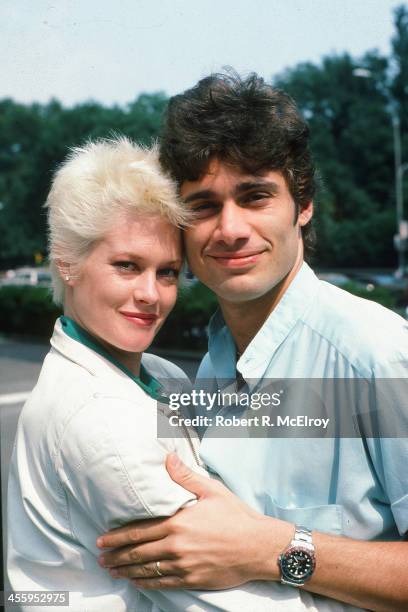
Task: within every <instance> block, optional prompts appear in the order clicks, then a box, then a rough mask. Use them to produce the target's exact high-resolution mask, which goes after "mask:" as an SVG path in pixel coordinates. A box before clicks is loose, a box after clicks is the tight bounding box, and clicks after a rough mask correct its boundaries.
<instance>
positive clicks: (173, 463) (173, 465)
mask: <svg viewBox="0 0 408 612" xmlns="http://www.w3.org/2000/svg"><path fill="white" fill-rule="evenodd" d="M166 468H167V471H168V473H169V475H170V478H171V479H172V480H174V482H177V483H178V484H179V485H181V486H182V487H183V488H184V489H187V491H190V492H191V493H195V494H196V495H197V497H204V496H205V495H206V494H208V493H209V492H211V491H213V489H214V487H213V482H212V481H211V479H210V478H207V477H206V476H201V475H200V474H197V472H193V470H190V468H188V467H187V466H186V465H185V463H183V462H182V461H181V459H179V457H178V456H177V455H176V453H170V454H169V455H167V459H166Z"/></svg>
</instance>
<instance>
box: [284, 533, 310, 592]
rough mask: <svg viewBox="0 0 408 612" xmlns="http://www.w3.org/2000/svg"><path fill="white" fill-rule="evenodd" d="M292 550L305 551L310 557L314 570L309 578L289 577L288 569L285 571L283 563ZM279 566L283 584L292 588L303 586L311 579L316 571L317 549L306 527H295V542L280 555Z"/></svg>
mask: <svg viewBox="0 0 408 612" xmlns="http://www.w3.org/2000/svg"><path fill="white" fill-rule="evenodd" d="M291 549H295V550H296V549H297V550H299V549H300V550H302V549H303V550H304V551H307V554H308V555H309V556H310V559H311V563H312V568H311V571H310V574H309V576H305V577H304V579H303V580H302V579H298V578H297V577H296V576H293V575H292V576H291V575H290V574H289V575H288V568H287V567H286V568H285V569H284V566H283V563H284V559H285V556H286V555H288V554H290V553H291ZM278 565H279V567H280V570H281V583H282V584H286V585H290V586H295V587H299V586H303V585H304V584H305V582H306V581H307V580H309V579H310V577H311V575H312V574H313V571H314V569H315V547H314V545H313V539H312V532H311V530H310V529H307V528H306V527H302V526H300V525H295V534H294V537H293V540H292V541H291V542H290V544H289V546H288V547H287V548H286V549H285V550H284V551H283V552H282V553H281V554H280V555H279V560H278Z"/></svg>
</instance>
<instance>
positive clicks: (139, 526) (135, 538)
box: [96, 517, 169, 548]
mask: <svg viewBox="0 0 408 612" xmlns="http://www.w3.org/2000/svg"><path fill="white" fill-rule="evenodd" d="M168 521H169V517H166V518H161V519H148V520H145V521H135V522H133V523H129V524H128V525H125V526H124V527H119V528H118V529H113V530H112V531H108V532H107V533H105V534H103V535H101V536H100V537H99V538H98V539H97V540H96V545H97V546H98V548H119V547H121V546H126V545H127V544H140V543H141V542H151V541H153V540H160V539H161V538H165V537H166V535H168V533H169V529H168V525H167V524H168Z"/></svg>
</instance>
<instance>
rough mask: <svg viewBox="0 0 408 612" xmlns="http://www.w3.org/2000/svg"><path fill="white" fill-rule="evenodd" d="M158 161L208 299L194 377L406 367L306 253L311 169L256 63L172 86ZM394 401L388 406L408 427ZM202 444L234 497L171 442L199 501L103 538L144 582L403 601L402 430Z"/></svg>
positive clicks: (405, 483)
mask: <svg viewBox="0 0 408 612" xmlns="http://www.w3.org/2000/svg"><path fill="white" fill-rule="evenodd" d="M161 160H162V163H163V166H164V168H165V169H167V170H168V171H169V172H170V173H171V174H172V176H173V177H174V178H175V179H176V180H177V182H178V184H179V186H180V194H181V197H182V198H183V199H184V201H185V203H186V205H187V206H189V208H191V210H192V211H193V212H194V219H193V222H192V224H191V226H190V227H189V228H188V229H187V230H186V232H185V242H186V248H187V254H188V259H189V264H190V266H191V269H192V270H193V272H194V274H196V276H198V278H200V280H201V281H202V282H204V283H205V284H206V285H207V286H209V287H210V288H211V289H212V290H213V291H214V292H215V293H216V294H217V296H218V299H219V303H220V312H218V313H216V315H215V316H214V317H213V319H212V321H211V324H210V332H209V352H208V354H207V355H206V357H205V358H204V360H203V363H202V364H201V367H200V370H199V377H201V378H207V379H208V378H214V379H219V380H220V379H229V378H232V377H234V376H235V374H236V372H238V374H239V376H240V378H241V377H242V379H243V380H244V381H246V382H249V381H250V380H253V379H257V380H266V379H276V378H280V379H341V380H347V381H348V380H350V379H352V380H382V379H387V380H389V379H393V378H397V379H402V380H405V381H406V379H407V363H408V334H407V328H406V324H405V322H404V321H403V319H401V318H400V317H398V316H397V315H394V314H393V313H391V312H390V311H387V310H385V309H383V308H381V307H380V306H378V305H376V304H373V303H369V302H367V301H364V300H360V299H358V298H355V297H353V296H351V295H350V294H348V293H346V292H344V291H341V290H339V289H337V288H335V287H332V286H330V285H327V284H326V283H322V282H320V281H319V280H318V279H317V278H316V276H315V275H314V274H313V272H312V271H311V269H310V268H309V267H308V266H307V264H305V263H304V251H305V250H307V249H308V248H309V246H310V242H311V238H312V237H313V233H312V229H311V218H312V213H313V204H312V198H313V194H314V172H313V165H312V161H311V157H310V153H309V149H308V129H307V126H306V124H305V123H304V121H303V119H302V118H301V117H300V115H299V113H298V111H297V109H296V107H295V105H294V103H293V102H292V100H291V99H290V98H289V97H288V96H287V95H285V94H284V93H283V92H280V91H277V90H274V89H273V88H272V87H270V86H268V85H266V84H265V83H264V82H263V80H262V79H260V78H258V77H257V76H256V75H251V76H249V77H248V78H246V79H244V80H242V79H240V78H238V77H236V76H230V75H214V76H210V77H208V78H206V79H203V80H202V81H200V82H199V83H198V84H197V86H196V87H194V88H193V89H191V90H189V91H187V92H185V93H184V94H182V95H179V96H175V97H174V98H173V99H172V100H171V101H170V104H169V108H168V112H167V117H166V123H165V127H164V132H163V139H162V143H161ZM391 387H392V386H391ZM399 402H400V398H399V397H397V396H396V399H395V401H393V400H392V399H390V406H392V409H393V410H394V409H395V411H396V412H398V410H400V416H399V419H400V420H399V421H398V424H399V427H400V429H401V428H404V429H403V436H407V435H408V432H407V416H406V413H405V415H404V413H403V405H402V404H400V403H399ZM371 408H372V406H371ZM371 408H370V409H371ZM342 409H343V410H344V408H343V407H342ZM374 409H375V408H374ZM201 455H202V458H203V459H204V461H205V463H206V464H207V466H208V467H209V468H210V470H211V471H213V472H215V473H216V474H218V475H219V476H220V477H221V478H222V480H223V481H224V482H225V483H226V485H227V486H228V487H229V489H230V490H231V491H233V492H234V493H235V494H237V495H238V496H239V497H240V498H241V500H244V501H245V502H246V503H247V504H248V506H246V505H245V504H243V503H242V502H240V501H239V500H238V499H237V498H236V497H235V495H233V494H232V493H231V492H230V491H228V490H227V489H226V488H225V487H223V486H222V485H221V484H220V483H219V482H216V481H210V482H207V481H205V480H204V479H202V478H200V477H199V476H196V475H194V474H193V473H191V472H190V471H189V470H187V469H186V468H185V467H183V465H180V464H179V462H177V458H175V457H170V458H169V462H168V463H169V465H168V469H169V472H170V475H171V476H172V477H173V479H174V480H175V481H176V482H178V483H179V484H180V485H182V486H184V487H185V488H186V489H188V490H189V491H192V492H194V493H195V494H196V495H197V498H198V503H197V504H196V505H195V506H193V507H190V508H187V509H183V510H182V511H180V512H179V513H177V514H176V515H175V516H174V517H171V518H167V519H158V520H154V521H148V522H146V523H143V524H142V523H139V524H136V525H133V526H130V527H126V528H122V529H120V530H118V531H117V532H116V533H114V534H111V535H108V536H105V537H104V538H102V539H100V541H99V545H100V546H101V547H123V548H121V549H120V550H118V551H113V552H106V553H104V554H103V557H104V559H103V563H104V564H105V566H107V567H113V566H115V567H116V575H119V576H124V577H128V578H133V579H135V584H136V585H137V586H138V587H140V588H145V589H149V588H152V589H155V588H159V589H165V588H187V589H188V588H203V589H221V588H227V587H231V586H235V585H239V584H242V583H244V582H247V581H250V580H272V581H279V580H280V581H282V582H283V583H285V584H290V585H292V586H293V587H294V588H298V587H299V586H300V587H301V588H302V589H305V590H307V591H309V592H310V593H312V594H314V595H315V603H316V605H317V606H318V607H319V606H322V609H323V607H324V606H327V605H329V608H330V609H333V610H334V609H337V608H336V605H337V604H336V601H335V600H337V601H340V602H344V603H345V604H349V605H350V606H357V607H360V608H370V609H375V610H397V609H406V608H407V606H408V544H407V543H406V542H403V541H402V540H403V536H404V534H405V533H406V532H407V530H408V470H407V458H408V442H407V437H401V438H397V437H394V438H391V437H390V438H384V437H374V436H373V437H368V436H367V437H365V436H364V435H362V436H361V437H356V436H355V437H351V436H350V437H330V438H328V439H324V440H323V439H312V438H301V439H293V438H269V437H264V438H237V439H230V440H225V439H224V440H220V439H217V438H213V437H211V436H204V438H203V440H202V447H201ZM254 511H257V512H254ZM300 526H303V527H300ZM291 544H292V545H293V546H294V549H293V548H291V546H290V545H291ZM281 555H283V556H282V557H281ZM279 559H280V561H279ZM157 561H159V562H160V566H159V570H160V574H161V575H160V576H157V575H156V576H153V574H152V573H151V572H150V573H149V571H148V570H147V569H146V568H147V567H152V562H157ZM278 561H279V562H278ZM132 564H133V565H132ZM153 567H154V565H153ZM156 567H157V566H156ZM153 573H154V572H153ZM156 573H158V572H156ZM321 596H323V597H321ZM338 605H339V606H340V604H338ZM330 606H331V607H330ZM344 607H345V608H347V605H346V606H344ZM339 609H341V608H339Z"/></svg>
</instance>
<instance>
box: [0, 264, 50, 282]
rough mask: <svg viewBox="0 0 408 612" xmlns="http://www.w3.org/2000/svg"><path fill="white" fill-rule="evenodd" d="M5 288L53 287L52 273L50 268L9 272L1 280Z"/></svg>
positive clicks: (18, 269)
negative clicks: (17, 286)
mask: <svg viewBox="0 0 408 612" xmlns="http://www.w3.org/2000/svg"><path fill="white" fill-rule="evenodd" d="M1 284H2V285H3V286H7V285H20V286H30V287H33V286H37V287H51V273H50V271H49V269H48V268H29V267H24V268H17V269H16V270H7V272H6V273H5V275H4V276H3V278H2V279H1Z"/></svg>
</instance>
